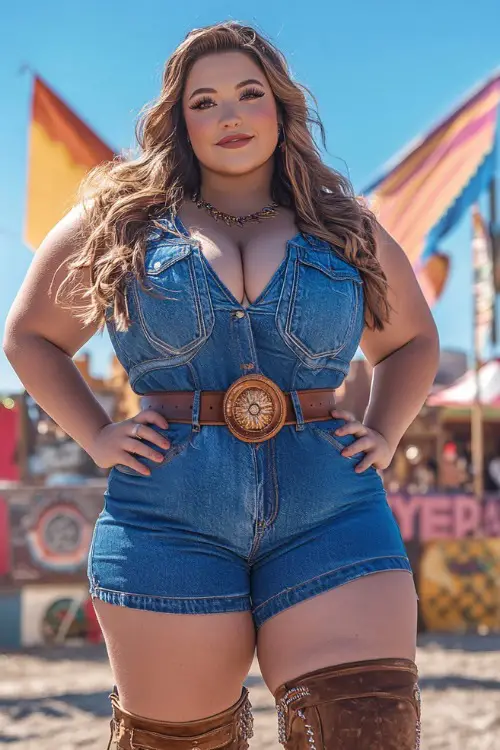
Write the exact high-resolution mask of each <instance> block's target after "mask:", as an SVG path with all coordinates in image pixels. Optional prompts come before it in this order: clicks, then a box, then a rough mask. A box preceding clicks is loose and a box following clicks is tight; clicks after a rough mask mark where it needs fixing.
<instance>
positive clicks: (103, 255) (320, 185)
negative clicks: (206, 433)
mask: <svg viewBox="0 0 500 750" xmlns="http://www.w3.org/2000/svg"><path fill="white" fill-rule="evenodd" d="M234 50H238V51H241V52H244V53H246V54H248V55H250V56H251V57H252V59H253V60H254V61H255V62H256V63H257V64H258V65H259V66H260V68H261V69H262V71H263V72H264V74H265V75H266V76H267V79H268V81H269V84H270V87H271V89H272V91H273V94H274V97H275V100H276V104H277V109H278V113H279V117H280V120H281V122H282V123H283V128H284V134H285V139H286V147H285V148H284V149H280V148H277V149H276V152H275V157H274V158H275V168H274V174H273V180H272V195H273V198H274V200H276V201H277V202H278V203H279V204H280V205H282V206H287V207H289V208H291V209H292V210H293V211H294V213H295V216H296V223H297V226H298V228H299V230H300V231H301V232H303V233H306V234H312V235H315V236H316V237H318V238H320V239H323V240H326V241H327V242H328V243H330V244H332V245H335V246H336V247H338V248H341V249H342V251H343V254H344V256H345V258H346V260H347V261H348V262H349V263H351V264H353V265H355V266H357V268H358V269H359V271H360V273H361V275H362V277H363V280H364V282H365V283H364V294H365V309H366V323H367V325H368V326H369V327H370V328H372V329H378V330H382V329H383V327H384V323H385V322H386V321H387V320H388V319H389V312H390V306H389V303H388V300H387V280H386V277H385V275H384V273H383V270H382V268H381V266H380V264H379V262H378V260H377V257H376V240H375V236H376V219H375V216H374V215H373V213H372V212H371V211H370V209H369V208H368V206H367V205H366V204H365V202H364V201H363V200H361V199H358V198H357V197H356V195H355V193H354V191H353V188H352V185H351V183H350V182H349V180H348V179H347V178H346V177H344V176H343V175H342V174H340V173H339V172H337V171H335V170H334V169H332V168H330V167H328V166H326V165H325V164H324V163H323V161H322V160H321V156H320V153H319V149H318V147H317V145H316V142H315V140H314V136H313V133H312V129H313V127H314V126H316V127H318V128H319V132H320V135H321V140H322V143H323V146H324V145H325V132H324V128H323V124H322V122H321V120H320V118H319V116H318V114H317V112H316V109H313V108H311V107H310V106H309V105H308V103H307V96H309V97H310V99H311V100H312V101H313V102H314V104H316V102H315V99H314V97H313V96H312V94H311V93H310V92H309V90H308V89H307V88H306V87H305V86H302V85H301V84H298V83H296V82H295V81H293V80H292V78H291V76H290V73H289V70H288V66H287V63H286V60H285V58H284V56H283V55H282V53H281V52H280V51H279V50H278V49H276V47H275V46H274V45H273V44H271V43H270V42H269V41H268V40H267V39H265V38H264V37H263V36H262V35H261V34H260V33H258V32H257V31H255V29H253V28H252V27H250V26H245V25H242V24H239V23H236V22H224V23H219V24H215V25H212V26H207V27H205V28H201V29H194V30H193V31H191V32H190V33H189V34H188V35H187V36H186V38H185V39H184V41H183V42H182V43H181V44H180V45H179V46H178V47H177V49H176V50H175V51H174V52H173V54H172V55H171V57H170V58H169V59H168V60H167V62H166V65H165V69H164V74H163V85H162V89H161V92H160V95H159V96H158V98H157V99H156V100H155V101H153V102H151V103H150V104H148V105H147V106H146V107H145V108H144V110H143V112H142V113H141V115H140V117H139V119H138V122H137V125H136V138H137V142H138V144H139V147H140V149H139V155H138V156H136V157H135V158H131V159H124V158H123V157H122V156H117V157H116V158H115V159H114V160H113V161H110V162H105V163H103V164H101V165H99V166H98V167H96V168H95V169H93V170H92V171H91V172H89V174H88V175H87V176H86V178H85V179H84V181H83V182H82V184H81V186H80V194H79V202H80V203H81V205H82V207H83V209H84V214H83V227H84V232H83V234H82V237H83V240H82V245H81V247H80V248H79V250H78V251H77V252H76V253H75V255H74V256H73V257H71V258H70V259H69V263H68V274H67V277H66V279H65V281H64V282H63V284H62V285H61V287H60V288H59V290H58V297H59V296H60V295H61V294H62V293H63V292H64V291H65V290H66V291H68V292H69V294H70V296H71V294H72V292H75V291H76V290H78V292H79V294H80V295H81V296H80V299H83V300H84V304H83V305H81V304H80V305H79V307H78V312H76V311H75V315H77V317H78V318H79V319H80V320H81V321H82V322H83V323H84V324H87V325H88V324H94V325H97V327H98V328H99V329H102V328H103V327H104V325H105V322H106V318H107V317H111V318H112V319H113V321H114V324H115V325H116V327H117V329H118V330H126V329H127V328H128V326H129V325H130V323H131V321H130V319H129V316H128V311H127V305H126V291H125V282H126V280H127V277H130V275H134V276H136V277H137V278H138V279H139V280H140V281H141V283H143V281H144V274H145V272H144V253H145V247H146V239H147V235H148V233H149V231H150V230H151V228H152V227H153V226H160V225H158V224H157V221H159V219H160V217H161V216H162V215H165V212H166V211H172V213H173V214H174V215H175V213H176V212H177V210H178V208H179V207H180V205H181V204H182V202H183V201H184V200H185V199H186V198H190V197H191V196H192V194H193V193H194V192H196V191H197V190H198V189H199V183H200V170H199V166H198V163H197V160H196V157H195V155H194V153H193V151H192V148H191V146H190V144H189V142H188V139H187V131H186V126H185V123H184V118H183V115H182V93H183V88H184V85H185V81H186V77H187V75H188V72H189V70H190V68H191V67H192V65H193V63H194V62H195V61H196V60H198V59H199V58H200V57H201V56H203V55H206V54H209V53H214V52H225V51H234ZM84 267H86V268H88V270H89V272H90V284H88V286H87V287H86V288H84V289H82V288H81V286H79V281H78V280H79V278H81V277H80V274H81V269H83V268H84Z"/></svg>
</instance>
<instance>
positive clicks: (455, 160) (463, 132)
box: [363, 73, 500, 304]
mask: <svg viewBox="0 0 500 750" xmlns="http://www.w3.org/2000/svg"><path fill="white" fill-rule="evenodd" d="M499 102H500V74H498V73H497V74H496V75H495V76H494V77H493V78H492V79H491V80H489V81H488V82H487V83H486V84H484V85H483V86H482V87H481V88H480V89H479V90H478V91H476V92H475V93H474V94H473V95H472V96H470V97H468V98H467V100H466V101H465V103H463V104H462V105H461V106H460V107H458V109H456V110H455V111H454V112H453V113H452V114H451V115H450V116H449V117H447V118H446V119H445V120H444V121H443V122H441V123H440V124H439V125H437V126H436V127H435V128H434V129H432V130H431V131H430V132H429V133H427V134H426V135H424V136H423V137H421V138H419V139H417V141H416V142H414V143H412V144H410V147H409V148H408V149H407V150H406V151H405V153H404V154H403V155H401V156H398V157H397V158H396V163H395V164H391V165H389V166H388V167H387V168H386V170H385V171H384V174H383V175H382V176H381V177H379V178H378V179H377V180H375V181H374V182H373V183H372V184H371V185H369V186H368V187H367V188H366V189H365V190H364V191H363V193H364V194H366V195H371V198H372V200H371V205H372V208H373V209H374V211H375V213H376V214H377V216H378V219H379V221H380V223H381V224H382V225H383V226H384V227H385V228H386V229H387V231H388V232H389V233H390V234H391V235H392V236H393V237H394V239H396V240H397V242H399V244H400V245H401V246H402V248H403V249H404V251H405V253H406V254H407V256H408V258H409V259H410V261H411V263H412V265H413V267H414V268H415V271H416V273H417V276H420V277H421V285H422V289H423V291H424V294H426V297H427V299H428V301H429V302H430V303H431V304H432V302H434V301H435V300H436V299H437V298H438V297H439V294H440V293H441V291H442V289H443V286H444V280H445V278H444V277H443V271H446V273H447V268H445V266H443V265H441V266H440V269H439V270H440V273H438V278H437V279H433V275H432V274H434V275H435V274H436V269H435V268H433V269H432V273H429V268H428V264H429V261H430V258H431V257H432V256H433V255H434V254H435V253H437V252H438V243H439V242H440V240H441V239H442V238H443V237H444V236H445V235H446V234H447V233H448V232H449V231H450V230H451V229H452V228H453V227H454V226H455V225H456V224H457V223H458V222H459V221H460V219H461V218H462V216H463V215H464V213H465V212H466V211H467V210H468V209H469V208H470V206H471V205H472V204H473V203H474V202H475V201H476V200H477V199H478V197H479V195H480V194H481V193H482V192H483V191H484V190H485V188H486V187H487V185H488V184H489V182H490V180H491V178H492V176H493V173H494V169H495V144H496V127H497V109H498V104H499Z"/></svg>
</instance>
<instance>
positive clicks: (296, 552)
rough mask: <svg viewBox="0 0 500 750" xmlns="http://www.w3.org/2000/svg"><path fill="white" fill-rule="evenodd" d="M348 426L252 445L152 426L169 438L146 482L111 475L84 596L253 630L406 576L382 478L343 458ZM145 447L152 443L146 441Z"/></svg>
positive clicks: (223, 431)
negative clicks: (352, 585)
mask: <svg viewBox="0 0 500 750" xmlns="http://www.w3.org/2000/svg"><path fill="white" fill-rule="evenodd" d="M341 424H343V422H342V420H338V419H333V418H332V419H329V420H326V421H315V422H306V423H304V424H303V425H301V429H297V427H296V425H285V426H283V427H282V429H281V430H280V432H279V433H278V434H277V435H276V436H275V437H273V438H271V439H269V440H266V441H264V442H260V443H246V442H243V441H241V440H239V439H238V438H237V437H235V436H234V435H233V434H232V433H231V432H230V431H229V429H228V428H227V427H226V426H225V425H201V428H200V429H199V430H197V431H196V430H193V426H192V424H185V423H179V422H170V423H169V426H168V428H167V429H161V428H158V427H155V426H153V429H155V430H157V431H158V432H160V433H161V434H162V435H164V436H168V438H169V439H170V447H169V448H168V449H166V450H165V449H160V448H158V447H157V446H155V449H156V450H160V451H162V452H163V454H164V461H163V463H161V464H157V463H155V462H153V461H151V460H149V459H145V458H143V457H140V460H141V461H142V462H143V463H144V464H145V465H147V466H148V467H150V469H151V475H150V476H143V475H140V474H138V473H137V472H135V471H134V470H132V469H128V468H126V467H121V468H120V467H117V466H115V467H113V468H112V469H111V472H110V475H109V479H108V486H107V489H106V492H105V496H104V507H103V510H102V511H101V513H100V515H99V517H98V519H97V522H96V525H95V529H94V534H93V538H92V542H91V548H90V553H89V562H88V576H89V580H90V593H91V595H92V596H93V597H97V598H98V599H101V600H102V601H105V602H109V603H111V604H115V605H121V606H125V607H132V608H135V609H142V610H152V611H155V612H170V613H177V614H179V613H185V614H209V613H217V612H241V611H247V610H248V611H249V612H251V613H252V617H253V621H254V624H255V627H256V628H259V627H260V626H261V625H262V623H264V622H265V621H266V620H267V619H269V618H270V617H273V615H276V614H278V612H281V611H283V610H285V609H287V608H288V607H290V606H293V605H294V604H297V603H299V602H301V601H304V600H305V599H307V598H309V597H312V596H315V595H317V594H321V593H322V592H323V591H327V590H329V589H333V588H335V587H337V586H342V585H343V584H345V583H348V582H349V581H353V580H355V579H356V578H360V577H361V576H366V575H370V574H372V573H378V572H381V571H385V570H404V571H407V572H409V573H411V568H410V563H409V560H408V557H407V554H406V551H405V548H404V544H403V541H402V538H401V534H400V532H399V529H398V526H397V524H396V521H395V519H394V516H393V514H392V511H391V509H390V507H389V505H388V503H387V497H386V493H385V490H384V487H383V484H382V480H381V478H380V476H379V474H378V472H377V471H376V470H375V469H374V468H373V467H371V468H369V469H368V470H366V471H365V472H363V473H361V474H357V473H356V472H355V471H354V467H355V465H356V464H357V463H358V462H359V461H360V460H361V458H362V455H363V454H358V455H357V456H354V457H352V458H347V457H345V456H343V455H341V450H342V449H343V447H345V446H347V445H349V444H350V443H351V442H353V440H354V437H353V436H352V435H347V436H342V437H338V436H336V435H334V431H335V429H336V428H337V427H339V426H340V425H341ZM145 442H146V444H147V441H145Z"/></svg>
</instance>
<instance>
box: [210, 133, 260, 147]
mask: <svg viewBox="0 0 500 750" xmlns="http://www.w3.org/2000/svg"><path fill="white" fill-rule="evenodd" d="M252 138H253V136H252V135H246V133H234V134H233V135H226V136H224V138H221V139H220V141H217V144H216V145H217V146H222V147H223V148H241V146H246V144H247V143H249V142H250V141H251V140H252Z"/></svg>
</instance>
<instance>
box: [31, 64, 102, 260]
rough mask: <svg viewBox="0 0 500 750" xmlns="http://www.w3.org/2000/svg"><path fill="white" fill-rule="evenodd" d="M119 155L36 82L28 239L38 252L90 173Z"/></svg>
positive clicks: (42, 83) (44, 87)
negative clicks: (100, 164) (92, 169)
mask: <svg viewBox="0 0 500 750" xmlns="http://www.w3.org/2000/svg"><path fill="white" fill-rule="evenodd" d="M113 156H114V154H113V151H112V149H111V148H109V146H107V145H106V144H105V143H104V142H103V141H102V140H101V139H100V138H99V137H98V136H97V135H96V134H95V133H94V131H93V130H91V128H90V127H89V126H88V125H86V124H85V123H84V122H83V121H82V120H81V119H80V118H79V117H78V115H76V114H75V112H74V111H73V110H71V109H70V108H69V107H68V105H67V104H65V103H64V102H63V101H62V99H60V98H59V97H58V96H57V94H55V93H54V91H52V89H51V88H50V87H49V86H48V85H47V84H46V83H45V82H44V81H43V80H42V79H41V78H40V77H39V76H35V78H34V87H33V96H32V103H31V123H30V133H29V155H28V178H27V205H26V213H25V219H24V227H23V240H24V242H25V244H26V245H27V246H28V247H29V248H30V249H31V250H36V248H37V247H38V245H39V244H40V242H41V241H42V240H43V238H44V237H45V235H46V234H47V232H48V231H49V230H50V229H51V228H52V227H53V226H54V224H56V223H57V222H58V221H59V220H60V219H61V218H62V217H63V216H64V215H65V214H66V213H67V212H68V211H69V209H70V208H71V206H72V205H73V204H74V202H75V199H76V195H77V191H78V187H79V185H80V183H81V181H82V179H83V177H85V175H86V173H87V172H88V171H89V170H90V169H91V168H92V167H94V166H97V165H98V164H99V163H101V162H103V161H108V160H110V159H112V158H113Z"/></svg>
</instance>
